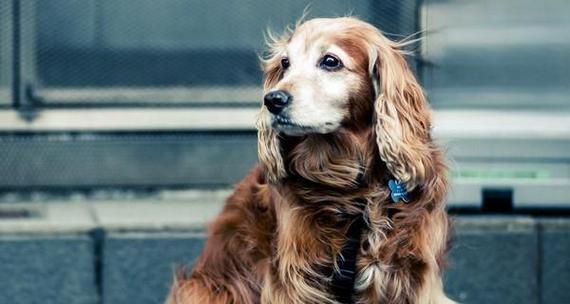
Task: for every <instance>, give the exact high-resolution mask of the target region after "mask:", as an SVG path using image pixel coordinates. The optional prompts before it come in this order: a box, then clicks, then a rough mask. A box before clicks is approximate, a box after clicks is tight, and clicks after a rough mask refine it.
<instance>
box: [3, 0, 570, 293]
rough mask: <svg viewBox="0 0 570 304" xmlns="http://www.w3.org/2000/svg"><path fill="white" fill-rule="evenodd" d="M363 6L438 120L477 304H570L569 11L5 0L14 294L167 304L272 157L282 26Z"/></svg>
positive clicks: (429, 3)
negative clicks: (268, 123) (265, 77)
mask: <svg viewBox="0 0 570 304" xmlns="http://www.w3.org/2000/svg"><path fill="white" fill-rule="evenodd" d="M304 11H306V12H307V15H308V18H311V17H334V16H344V15H354V16H357V17H359V18H362V19H364V20H366V21H368V22H370V23H372V24H374V25H376V26H378V27H379V28H380V29H382V30H383V31H384V32H385V34H386V35H387V36H388V37H390V38H391V39H395V40H400V39H404V38H406V37H416V38H421V39H420V41H419V42H418V43H417V44H416V45H413V46H411V47H410V50H411V51H412V52H413V53H414V55H413V56H411V57H410V58H409V63H410V65H411V66H412V68H413V69H414V71H415V72H416V75H417V76H418V78H419V80H420V81H421V83H422V84H423V85H424V87H425V88H426V93H427V94H428V97H429V100H430V103H431V104H432V106H433V108H434V109H435V113H434V130H433V133H434V137H435V138H436V140H437V141H438V142H439V144H440V145H442V146H443V147H444V149H445V150H446V152H447V155H448V158H449V163H450V177H451V179H452V186H453V189H452V192H451V193H450V196H449V200H448V206H449V212H450V213H451V214H452V216H453V218H454V223H455V231H456V234H455V239H454V245H453V248H452V250H451V253H450V261H449V266H448V270H447V271H446V273H445V281H446V282H445V288H446V290H447V292H448V293H449V294H450V296H451V297H452V298H454V299H456V300H458V301H460V302H462V303H501V304H502V303H517V304H519V303H533V304H538V303H544V304H550V303H570V258H569V257H570V97H569V96H570V13H569V12H570V2H568V1H567V0H544V1H531V0H500V1H496V0H423V1H421V0H327V1H324V0H322V1H321V0H314V1H304V0H293V1H274V0H243V1H242V0H240V1H205V0H49V1H47V0H46V1H42V0H4V1H0V303H42V304H45V303H161V302H162V301H163V299H164V298H165V297H166V294H167V292H168V287H169V285H170V283H171V281H172V278H173V273H174V269H175V267H176V265H178V266H183V265H185V266H188V267H191V265H192V263H193V261H194V260H195V258H196V257H197V256H198V255H199V253H200V251H201V249H202V246H203V244H204V241H205V232H204V227H205V224H206V223H207V222H208V221H209V220H211V219H212V218H213V217H214V216H215V215H216V214H217V213H218V211H219V210H220V208H221V207H222V206H223V201H224V199H225V197H227V196H228V195H229V194H230V193H231V187H232V185H233V184H234V183H235V182H237V181H238V180H239V179H240V178H241V177H243V176H244V175H245V174H246V173H247V171H248V170H249V169H250V168H251V167H252V166H253V165H254V164H255V163H256V161H257V154H256V140H257V139H256V134H255V129H254V124H253V123H254V120H255V114H256V113H257V110H258V108H259V106H260V101H261V99H262V91H261V81H262V73H261V69H260V65H259V60H258V58H259V56H263V54H264V32H265V31H266V30H267V29H272V30H273V31H276V32H280V31H282V30H283V29H284V28H285V27H286V26H287V25H291V24H294V22H295V21H296V20H297V19H298V18H300V16H302V15H303V12H304Z"/></svg>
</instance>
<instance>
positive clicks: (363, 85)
mask: <svg viewBox="0 0 570 304" xmlns="http://www.w3.org/2000/svg"><path fill="white" fill-rule="evenodd" d="M316 40H319V41H321V43H327V44H334V45H335V46H337V47H338V48H339V49H340V51H339V52H343V53H346V54H347V55H348V57H350V58H349V59H347V61H348V63H347V64H346V69H347V71H346V72H345V74H343V75H347V76H346V77H349V78H350V79H353V80H354V79H356V80H357V81H355V82H354V83H351V85H350V86H349V87H350V92H344V93H346V94H348V95H346V96H348V98H347V100H346V105H344V104H343V105H341V106H339V110H338V111H340V112H339V113H343V119H342V122H341V123H340V125H339V127H338V128H336V129H335V130H334V131H332V132H326V133H324V134H322V133H318V132H317V133H307V134H304V135H302V136H289V135H286V134H283V133H282V132H279V131H278V130H276V129H275V128H274V127H273V126H272V124H271V120H270V119H268V117H269V116H270V113H268V111H267V108H265V107H262V110H261V113H260V118H259V121H258V124H257V126H258V135H259V159H260V165H259V166H258V167H256V168H255V169H254V170H253V171H252V172H251V173H250V174H249V175H248V176H247V177H246V178H245V179H244V180H243V181H241V182H240V183H239V184H238V186H237V187H236V190H235V192H234V194H233V195H232V196H231V197H230V198H229V199H228V200H227V204H226V206H225V208H224V210H223V211H222V213H221V214H220V215H219V216H218V218H217V219H216V220H215V221H214V222H213V223H212V224H211V226H210V230H209V238H208V241H207V244H206V247H205V249H204V251H203V253H202V255H201V256H200V258H199V260H198V262H197V263H196V264H195V265H194V268H193V270H192V272H191V273H189V274H181V275H179V276H178V277H177V279H176V281H175V282H174V284H173V287H172V291H171V294H170V297H169V300H168V303H172V304H174V303H176V304H182V303H200V304H202V303H245V304H249V303H331V304H332V303H337V300H336V299H335V298H334V297H333V296H332V295H331V291H330V286H329V284H330V282H331V274H330V273H326V272H323V271H322V269H327V268H329V269H330V268H332V269H335V267H337V265H336V261H337V256H338V255H339V253H340V251H341V249H342V247H343V244H344V242H345V238H346V237H345V234H346V231H347V229H348V227H349V225H350V223H351V221H350V219H352V218H354V216H358V215H359V214H361V213H362V209H361V208H359V207H358V202H365V208H364V218H365V223H366V228H365V229H364V231H363V235H362V237H361V247H360V250H359V254H358V257H357V261H358V263H357V277H356V284H355V292H354V301H355V303H391V304H412V303H414V304H415V303H418V304H440V303H453V302H452V301H451V300H449V299H448V298H447V297H446V296H445V295H444V292H443V286H442V279H441V271H442V266H443V265H444V261H445V254H446V248H447V242H448V218H447V215H446V212H445V207H444V204H445V199H446V195H447V189H448V184H447V180H446V165H445V163H444V160H443V156H442V152H441V151H440V149H438V147H437V146H436V145H435V144H434V143H433V141H432V138H431V135H430V128H431V117H430V111H431V110H430V108H429V105H428V103H427V102H426V98H425V96H424V93H423V91H422V88H421V87H420V85H419V84H418V82H417V81H416V79H415V77H414V75H413V73H412V71H411V70H410V68H409V67H408V64H407V62H406V60H405V57H404V54H405V52H404V51H403V49H402V45H401V44H400V43H397V42H393V41H391V40H389V39H387V38H386V37H384V36H383V35H382V34H381V32H380V31H379V30H378V29H376V28H375V27H373V26H371V25H369V24H368V23H365V22H363V21H360V20H358V19H356V18H350V17H344V18H334V19H313V20H309V21H307V22H304V23H303V24H300V25H298V26H297V28H296V29H295V30H293V31H292V32H291V33H289V34H287V35H285V36H284V37H282V38H278V39H274V40H273V41H272V42H271V45H270V50H271V56H270V58H268V59H266V60H265V61H264V67H265V83H264V87H265V90H266V92H267V91H269V90H272V89H275V88H276V87H288V88H290V89H291V90H295V88H294V87H295V86H300V85H307V84H306V82H307V81H312V80H309V79H305V78H303V77H300V78H299V77H293V76H290V77H289V78H287V80H285V79H284V78H285V72H286V71H285V67H284V66H283V65H282V63H281V61H282V56H283V52H284V49H285V48H286V47H287V45H288V44H290V43H293V42H292V41H296V42H295V43H298V44H299V43H300V44H301V45H303V47H306V48H308V47H309V45H310V44H311V43H313V41H316ZM305 44H306V46H305ZM292 60H293V59H292ZM292 64H293V63H292ZM319 73H320V72H319ZM327 75H328V74H327ZM335 77H340V76H335ZM284 82H288V83H287V84H285V83H284ZM298 82H305V83H302V84H299V83H298ZM313 86H316V84H313ZM341 93H342V92H341ZM344 93H343V94H344ZM343 96H344V95H343ZM390 179H397V180H400V181H402V182H404V183H405V184H406V186H407V188H408V190H409V191H410V194H411V199H410V201H409V202H407V203H404V202H399V203H393V202H392V201H391V199H390V192H389V189H388V181H389V180H390Z"/></svg>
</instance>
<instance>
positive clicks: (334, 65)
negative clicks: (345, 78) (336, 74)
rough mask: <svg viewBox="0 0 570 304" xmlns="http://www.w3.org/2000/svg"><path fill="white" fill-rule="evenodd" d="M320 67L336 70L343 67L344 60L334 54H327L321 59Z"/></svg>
mask: <svg viewBox="0 0 570 304" xmlns="http://www.w3.org/2000/svg"><path fill="white" fill-rule="evenodd" d="M320 67H321V68H322V69H325V70H327V71H336V70H338V69H340V68H342V62H340V60H339V59H338V58H336V57H334V56H332V55H325V57H323V59H322V60H321V63H320Z"/></svg>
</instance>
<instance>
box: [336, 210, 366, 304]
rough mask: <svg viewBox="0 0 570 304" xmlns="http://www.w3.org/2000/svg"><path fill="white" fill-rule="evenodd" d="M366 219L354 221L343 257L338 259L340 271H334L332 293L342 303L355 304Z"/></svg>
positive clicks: (349, 230)
mask: <svg viewBox="0 0 570 304" xmlns="http://www.w3.org/2000/svg"><path fill="white" fill-rule="evenodd" d="M364 226H365V223H364V217H363V215H359V216H357V217H356V219H354V221H353V222H352V224H350V227H349V228H348V231H347V233H346V243H345V244H344V247H342V250H341V255H340V256H339V257H338V258H337V265H338V267H339V270H340V271H333V278H332V282H331V291H332V293H333V294H334V295H335V297H336V299H337V301H339V302H340V303H345V304H350V303H353V301H352V295H353V294H354V282H355V280H356V256H357V255H358V250H359V249H360V235H361V234H362V230H363V229H364Z"/></svg>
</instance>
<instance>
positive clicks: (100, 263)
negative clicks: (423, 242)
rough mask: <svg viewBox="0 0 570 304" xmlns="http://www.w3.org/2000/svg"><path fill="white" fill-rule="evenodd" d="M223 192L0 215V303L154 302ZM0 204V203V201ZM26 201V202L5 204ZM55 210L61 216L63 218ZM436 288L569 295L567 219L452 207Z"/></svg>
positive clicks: (467, 298)
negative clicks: (449, 244) (450, 240)
mask: <svg viewBox="0 0 570 304" xmlns="http://www.w3.org/2000/svg"><path fill="white" fill-rule="evenodd" d="M226 194H227V192H207V191H206V192H203V193H201V194H198V195H195V196H194V197H193V199H187V200H184V201H175V200H173V201H160V202H158V201H156V202H148V201H145V202H140V201H139V202H99V203H98V202H95V203H92V204H89V205H87V204H74V203H50V204H46V205H38V206H36V207H35V209H34V208H32V210H31V212H29V214H30V215H31V217H29V218H19V219H8V220H6V219H3V220H1V221H0V290H2V292H0V303H43V304H45V303H160V302H161V301H162V299H164V298H165V296H166V294H167V292H168V288H169V285H170V282H171V279H172V277H173V269H174V268H175V266H176V265H179V266H184V265H186V266H189V265H191V264H192V263H193V261H194V260H195V258H196V257H197V256H198V255H199V253H200V251H201V249H202V247H203V244H204V240H205V234H204V233H203V227H204V225H205V223H206V222H207V221H208V219H210V218H212V217H213V216H215V214H217V213H218V212H219V210H220V208H221V206H222V201H223V197H224V196H225V195H226ZM1 207H2V210H6V208H7V205H5V204H4V205H2V206H1ZM24 207H25V208H30V204H26V205H21V204H19V205H13V206H10V208H12V209H11V212H12V213H14V212H15V210H16V211H17V210H18V209H17V208H20V209H22V208H24ZM63 219H67V221H64V220H63ZM455 222H456V223H455V227H456V235H455V241H454V247H453V250H452V251H451V255H450V263H449V268H448V270H447V272H446V274H445V277H446V280H445V281H446V283H445V285H446V290H447V292H448V293H449V295H450V296H451V297H453V298H454V299H456V300H458V301H461V302H462V303H488V304H493V303H501V304H504V303H517V304H521V303H533V304H538V303H544V304H551V303H569V302H570V258H569V257H570V218H557V219H551V218H548V219H545V218H536V217H525V216H456V217H455Z"/></svg>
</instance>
